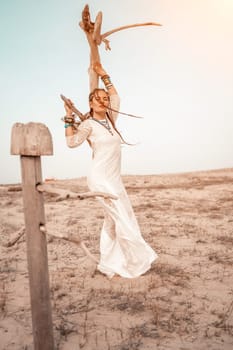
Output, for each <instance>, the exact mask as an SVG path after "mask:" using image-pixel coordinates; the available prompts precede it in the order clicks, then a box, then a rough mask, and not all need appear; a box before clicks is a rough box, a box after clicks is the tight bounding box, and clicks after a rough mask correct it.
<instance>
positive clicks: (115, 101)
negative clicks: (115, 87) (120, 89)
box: [110, 94, 120, 122]
mask: <svg viewBox="0 0 233 350" xmlns="http://www.w3.org/2000/svg"><path fill="white" fill-rule="evenodd" d="M110 108H112V109H113V110H114V111H111V115H112V117H113V120H114V122H115V121H116V120H117V117H118V111H119V108H120V98H119V96H118V95H117V94H114V95H110Z"/></svg>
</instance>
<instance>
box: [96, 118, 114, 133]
mask: <svg viewBox="0 0 233 350" xmlns="http://www.w3.org/2000/svg"><path fill="white" fill-rule="evenodd" d="M91 119H92V120H94V121H95V122H97V123H99V124H100V125H102V126H103V127H105V129H107V130H108V132H109V133H110V134H111V135H112V136H113V132H112V129H111V127H110V125H109V122H108V119H107V118H106V119H102V120H98V119H95V118H93V117H91Z"/></svg>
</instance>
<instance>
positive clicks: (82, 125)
mask: <svg viewBox="0 0 233 350" xmlns="http://www.w3.org/2000/svg"><path fill="white" fill-rule="evenodd" d="M79 128H88V129H89V128H91V122H90V118H87V119H85V120H83V121H82V122H81V123H80V125H79Z"/></svg>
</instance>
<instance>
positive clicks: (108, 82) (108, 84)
mask: <svg viewBox="0 0 233 350" xmlns="http://www.w3.org/2000/svg"><path fill="white" fill-rule="evenodd" d="M101 80H102V82H103V83H104V85H105V87H106V89H109V88H110V87H111V86H113V84H112V82H111V80H110V76H109V75H107V74H105V75H103V76H102V77H101Z"/></svg>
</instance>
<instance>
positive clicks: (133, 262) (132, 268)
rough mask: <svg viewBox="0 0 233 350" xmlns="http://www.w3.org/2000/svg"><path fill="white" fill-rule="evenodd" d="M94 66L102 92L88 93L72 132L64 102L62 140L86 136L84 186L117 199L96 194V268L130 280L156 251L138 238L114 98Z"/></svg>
mask: <svg viewBox="0 0 233 350" xmlns="http://www.w3.org/2000/svg"><path fill="white" fill-rule="evenodd" d="M93 69H94V71H95V72H96V73H97V74H98V76H100V77H101V79H102V81H103V83H104V85H105V87H106V89H107V91H106V90H104V89H95V90H94V91H93V92H91V93H90V95H89V104H90V113H89V114H88V116H87V119H86V120H84V121H83V122H82V123H81V124H80V125H79V127H78V131H77V133H74V131H73V128H72V118H73V117H72V110H71V108H69V106H68V105H67V104H65V110H66V118H65V120H66V124H65V135H66V141H67V145H68V146H69V147H77V146H79V145H80V144H81V143H83V142H84V141H85V140H87V141H88V142H89V144H90V146H91V148H92V150H93V157H92V166H91V172H90V175H89V176H88V178H87V180H88V187H89V188H90V190H91V191H101V192H107V193H110V194H113V195H116V196H117V198H118V199H116V200H112V199H103V198H99V201H100V202H101V204H102V206H103V208H104V213H105V219H104V224H103V228H102V231H101V237H100V262H99V264H98V270H99V271H101V272H102V273H104V274H106V275H107V276H108V277H110V278H111V277H113V276H114V274H118V275H120V276H122V277H127V278H134V277H138V276H140V275H141V274H143V273H145V272H146V271H147V270H149V269H150V267H151V263H152V262H153V261H154V260H155V259H156V258H157V254H156V253H155V252H154V251H153V249H152V248H151V247H150V246H149V245H148V244H147V243H146V242H145V241H144V239H143V238H142V236H141V233H140V229H139V226H138V223H137V220H136V218H135V215H134V212H133V209H132V206H131V203H130V201H129V198H128V196H127V193H126V190H125V188H124V185H123V183H122V180H121V175H120V167H121V143H122V140H123V139H122V137H121V135H120V133H119V132H118V130H117V129H116V126H115V122H116V119H117V111H118V110H119V97H118V95H117V92H116V89H115V87H114V86H113V84H112V83H111V81H110V77H109V76H108V75H107V73H106V71H105V70H104V69H103V68H102V66H101V64H99V63H96V64H95V65H94V67H93ZM67 121H68V122H67ZM70 121H71V123H69V122H70Z"/></svg>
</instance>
